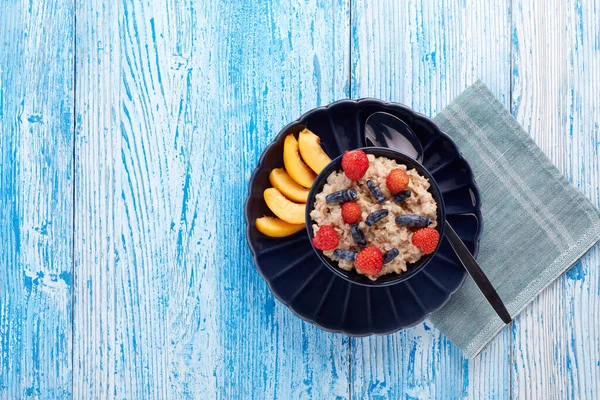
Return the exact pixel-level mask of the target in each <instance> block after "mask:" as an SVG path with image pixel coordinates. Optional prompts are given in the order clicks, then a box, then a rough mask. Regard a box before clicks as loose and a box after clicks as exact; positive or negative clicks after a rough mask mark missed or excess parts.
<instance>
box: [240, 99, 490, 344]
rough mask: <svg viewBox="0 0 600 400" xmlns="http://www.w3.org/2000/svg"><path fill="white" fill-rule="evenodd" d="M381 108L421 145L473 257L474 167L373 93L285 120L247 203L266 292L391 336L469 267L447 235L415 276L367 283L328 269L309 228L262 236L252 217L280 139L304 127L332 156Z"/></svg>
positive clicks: (350, 331) (477, 208) (305, 310)
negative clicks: (384, 283)
mask: <svg viewBox="0 0 600 400" xmlns="http://www.w3.org/2000/svg"><path fill="white" fill-rule="evenodd" d="M377 111H385V112H388V113H390V114H393V115H395V116H397V117H399V118H401V119H402V120H403V121H404V122H406V123H407V124H408V125H409V126H410V127H411V128H412V130H413V131H414V132H415V133H416V135H417V136H418V137H419V140H420V141H421V144H422V145H423V149H424V160H423V165H424V166H425V168H427V170H428V171H429V172H430V173H431V175H432V176H433V177H434V178H435V180H436V182H437V184H438V186H439V189H440V192H441V193H442V196H443V198H444V203H445V205H446V218H447V219H448V221H449V222H450V223H451V224H452V226H453V227H454V229H455V230H456V232H457V233H458V235H459V236H460V237H461V239H462V240H463V242H464V243H465V244H466V246H467V247H468V248H469V250H470V251H471V252H472V253H473V255H477V251H478V247H479V237H480V234H481V227H482V219H481V202H480V198H479V191H478V189H477V185H476V184H475V180H474V179H473V173H472V171H471V168H470V167H469V165H468V163H467V161H466V160H465V159H464V158H463V157H462V156H461V154H460V152H459V151H458V148H457V147H456V145H455V144H454V142H453V141H452V139H450V137H449V136H447V135H446V134H445V133H443V132H442V131H441V130H440V129H439V128H438V127H437V125H435V124H434V122H433V121H431V120H430V119H429V118H427V117H425V116H423V115H421V114H418V113H416V112H414V111H413V110H411V109H410V108H408V107H406V106H403V105H401V104H396V103H384V102H382V101H380V100H375V99H361V100H341V101H338V102H335V103H332V104H330V105H329V106H326V107H319V108H316V109H314V110H311V111H309V112H307V113H306V114H304V115H303V116H302V117H301V118H300V119H299V120H298V121H296V122H294V123H291V124H290V125H288V126H286V127H285V128H284V129H283V130H282V131H281V132H280V133H279V134H278V135H277V137H276V138H275V140H274V142H273V143H272V144H271V145H269V146H268V147H267V149H266V150H265V151H264V152H263V154H262V156H261V158H260V160H259V162H258V166H257V167H256V169H255V171H254V173H253V174H252V177H251V178H250V183H249V192H248V199H247V200H246V206H245V217H246V224H247V232H246V233H247V235H246V238H247V241H248V245H249V247H250V250H251V251H252V254H253V256H254V264H255V265H256V268H257V269H258V271H259V273H260V274H261V275H262V277H263V278H264V279H265V280H266V281H267V283H268V285H269V287H270V289H271V291H272V292H273V294H274V295H275V297H277V299H279V300H280V301H281V302H282V303H283V304H285V305H287V306H288V307H289V308H290V309H291V310H292V311H293V312H294V313H295V314H296V315H298V316H299V317H300V318H302V319H304V320H306V321H308V322H311V323H313V324H315V325H317V326H318V327H320V328H322V329H325V330H328V331H333V332H341V333H344V334H347V335H351V336H364V335H371V334H388V333H392V332H395V331H397V330H400V329H403V328H407V327H409V326H413V325H415V324H417V323H419V322H421V321H422V320H423V319H425V317H427V315H429V314H430V313H432V312H433V311H435V310H437V309H438V308H440V307H441V306H442V305H443V304H444V303H446V302H447V301H448V299H449V298H450V295H451V294H452V293H454V292H455V291H456V290H457V289H458V288H459V287H460V285H461V284H462V283H463V281H464V280H465V277H466V271H465V269H464V268H463V267H462V265H461V264H460V261H459V260H458V258H457V257H456V255H455V254H454V251H453V250H452V248H451V247H450V244H449V243H448V242H447V240H445V239H444V240H443V242H442V244H441V246H440V248H439V250H438V251H437V252H436V253H435V257H434V258H433V259H432V260H431V261H430V262H429V263H428V264H427V265H426V266H425V267H424V268H423V269H422V270H421V271H420V272H419V273H417V274H416V275H414V276H413V277H411V278H410V279H408V280H406V281H403V282H400V283H398V284H395V285H391V286H385V287H367V286H361V285H357V284H353V283H350V282H348V281H346V280H344V279H342V278H341V277H339V276H337V275H336V274H334V273H333V272H332V271H330V270H329V269H328V268H327V267H326V266H325V265H323V264H322V263H321V261H320V260H319V257H318V256H317V254H316V253H315V252H314V251H313V249H312V246H311V244H310V241H309V239H308V236H307V234H306V231H304V230H302V231H300V232H298V233H296V234H294V235H292V236H289V237H287V238H281V239H273V238H269V237H266V236H265V235H263V234H262V233H260V232H258V230H257V229H256V226H255V223H254V220H255V219H256V218H259V217H262V216H263V215H273V214H272V213H271V212H270V210H269V209H268V208H267V206H266V204H265V202H264V200H263V192H264V190H265V189H266V188H268V187H270V183H269V173H270V172H271V170H272V169H273V168H278V167H283V156H282V154H283V141H284V139H285V136H286V134H288V133H289V132H297V131H298V130H300V128H301V126H302V125H306V126H307V127H308V128H309V129H310V130H311V131H313V132H314V133H316V134H317V135H319V137H320V138H321V144H322V146H323V148H324V150H325V151H326V152H327V154H328V155H329V156H330V157H331V158H332V159H333V158H335V157H337V156H338V155H340V154H342V153H343V152H344V151H345V150H348V149H355V148H359V147H364V146H365V143H364V135H363V131H364V124H365V121H366V119H367V118H368V116H369V115H371V114H372V113H374V112H377Z"/></svg>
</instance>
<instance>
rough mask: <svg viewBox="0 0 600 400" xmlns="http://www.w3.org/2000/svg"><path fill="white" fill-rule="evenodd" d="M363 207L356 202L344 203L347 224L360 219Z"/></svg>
mask: <svg viewBox="0 0 600 400" xmlns="http://www.w3.org/2000/svg"><path fill="white" fill-rule="evenodd" d="M361 216H362V209H361V208H360V206H359V205H358V204H356V203H354V202H348V203H344V204H342V218H343V219H344V222H345V223H347V224H355V223H357V222H358V221H360V218H361Z"/></svg>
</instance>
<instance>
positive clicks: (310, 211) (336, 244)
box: [306, 147, 446, 286]
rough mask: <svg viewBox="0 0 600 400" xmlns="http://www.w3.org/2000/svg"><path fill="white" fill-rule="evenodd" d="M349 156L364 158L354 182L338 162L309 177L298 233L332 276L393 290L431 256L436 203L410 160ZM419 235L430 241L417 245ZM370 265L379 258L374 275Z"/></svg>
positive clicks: (439, 213)
mask: <svg viewBox="0 0 600 400" xmlns="http://www.w3.org/2000/svg"><path fill="white" fill-rule="evenodd" d="M357 150H361V151H362V152H364V154H366V159H364V154H363V155H362V157H363V159H362V160H361V161H362V165H361V168H362V171H359V175H356V176H353V175H352V174H348V173H347V172H345V170H344V169H343V168H342V158H343V155H342V156H339V157H338V158H336V159H334V160H333V161H331V163H329V165H327V166H326V167H325V168H324V169H323V170H322V171H321V173H320V174H319V175H318V176H317V178H316V180H315V181H314V183H313V186H312V188H311V190H310V193H309V195H308V200H307V203H306V204H307V207H306V230H307V233H308V236H309V238H310V240H311V243H312V245H313V249H314V251H315V252H316V253H317V255H318V256H319V258H320V259H321V261H322V262H323V263H324V264H325V265H326V266H327V267H328V268H329V269H330V270H331V271H333V272H334V273H335V274H336V275H338V276H340V277H342V278H344V279H345V280H347V281H349V282H352V283H355V284H359V285H363V286H388V285H393V284H396V283H399V282H402V281H405V280H407V279H409V278H410V277H412V276H414V275H415V274H417V273H418V272H419V271H421V270H422V269H423V268H424V267H425V266H426V265H427V264H428V263H429V261H430V260H431V259H432V258H433V257H434V256H435V253H436V252H437V250H438V249H439V246H440V243H441V241H442V238H443V236H444V221H445V218H446V215H445V208H444V202H443V198H442V196H441V193H440V190H439V187H438V185H437V183H436V182H435V180H434V179H433V177H432V176H431V174H430V173H429V172H428V171H427V170H426V169H425V167H423V166H422V165H421V164H419V163H418V162H416V161H415V160H413V159H411V158H410V157H408V156H406V155H404V154H402V153H399V152H397V151H394V150H391V149H388V148H380V147H367V148H362V149H357ZM345 167H346V165H345V166H344V168H345ZM398 170H400V171H398ZM392 171H394V172H392ZM348 175H350V178H353V179H350V178H349V176H348ZM390 175H399V176H400V179H399V180H400V185H401V186H399V187H398V189H399V190H398V189H396V187H394V186H393V185H392V186H390V181H389V179H390V178H388V177H389V176H390ZM358 176H360V178H358ZM350 203H352V204H350ZM434 230H435V232H434ZM418 231H421V232H419V233H417V232H418ZM422 233H423V234H424V233H427V234H434V235H432V236H437V240H435V241H432V242H425V245H422V244H421V242H419V241H418V239H417V236H419V237H420V236H422V235H421V234H422ZM415 234H417V236H415V238H413V236H414V235H415ZM317 237H318V238H317ZM415 243H417V244H418V246H417V245H415ZM363 250H366V251H364V252H363ZM367 253H368V254H367ZM372 253H374V254H372ZM373 259H375V260H376V259H379V261H373V262H374V263H375V266H376V269H370V268H371V267H372V266H374V265H373V264H372V263H371V262H372V260H373Z"/></svg>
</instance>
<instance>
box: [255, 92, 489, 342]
mask: <svg viewBox="0 0 600 400" xmlns="http://www.w3.org/2000/svg"><path fill="white" fill-rule="evenodd" d="M368 101H371V102H374V103H378V105H379V106H381V105H384V106H390V107H396V108H398V107H399V108H401V109H404V111H407V112H408V113H410V114H413V116H414V118H419V119H421V120H423V121H425V122H426V123H427V124H428V125H430V126H431V127H432V128H433V130H434V131H435V132H436V133H437V134H438V135H441V136H443V137H444V138H445V139H446V140H447V141H448V142H449V143H450V144H451V145H452V147H453V148H454V149H455V150H456V153H457V155H458V158H459V159H461V160H462V161H463V163H464V165H465V166H466V168H467V172H468V174H469V176H470V177H471V180H472V181H473V184H472V185H469V188H470V189H471V190H472V191H473V193H474V195H475V197H476V201H477V204H478V205H479V207H477V208H476V210H475V215H476V217H477V220H478V226H477V231H476V232H475V237H476V238H477V240H475V243H474V246H475V247H474V251H473V256H475V257H476V256H477V254H478V253H479V244H480V240H481V231H482V229H483V218H482V215H481V206H480V204H481V197H480V193H479V188H478V186H477V182H476V181H475V177H474V176H473V170H472V168H471V166H470V165H469V163H468V161H467V160H466V159H465V157H464V156H463V154H462V153H461V152H460V149H459V148H458V146H457V145H456V143H455V142H454V140H453V139H452V138H451V137H450V136H449V135H448V134H447V133H445V132H444V131H442V130H441V129H440V127H439V126H438V125H437V124H436V123H435V122H434V121H433V120H432V119H431V118H429V117H427V116H425V115H424V114H421V113H419V112H417V111H414V110H413V109H412V108H410V107H408V106H406V105H404V104H401V103H396V102H389V101H383V100H379V99H376V98H373V97H364V98H360V99H340V100H337V101H334V102H332V103H330V104H327V105H325V106H319V107H315V108H312V109H310V110H309V111H306V112H305V113H303V114H302V115H301V116H300V118H298V119H296V120H294V121H292V122H290V123H289V124H287V125H285V126H284V127H283V128H282V129H281V130H280V131H279V133H278V134H277V135H276V136H275V138H273V140H271V142H270V143H269V144H268V145H267V147H265V149H264V150H263V151H262V153H261V156H260V158H259V159H258V162H257V164H256V167H255V168H254V171H252V174H251V175H250V179H249V180H248V191H247V197H246V201H245V202H244V220H245V223H246V244H247V245H248V248H249V249H250V252H251V253H252V261H253V264H254V268H255V269H256V270H257V271H258V273H259V275H260V276H261V277H262V279H263V280H264V281H265V282H266V283H267V286H268V287H269V291H270V292H271V294H273V296H274V297H275V298H276V299H277V300H278V301H279V302H280V303H282V304H283V305H284V306H286V307H287V308H288V309H289V310H290V311H291V312H292V313H293V314H294V315H295V316H296V317H298V318H300V319H301V320H303V321H306V322H308V323H310V324H312V325H314V326H316V327H317V328H319V329H322V330H324V331H327V332H331V333H341V334H343V335H346V336H349V337H366V336H385V335H391V334H393V333H396V332H398V331H400V330H402V329H407V328H411V327H413V326H416V325H418V324H420V323H421V322H423V321H424V320H425V319H427V317H428V316H429V315H431V314H432V313H433V312H435V311H437V310H439V309H440V308H442V307H443V306H444V304H446V303H447V302H448V301H449V300H450V298H451V297H452V295H453V294H454V293H456V292H457V291H458V289H460V287H461V286H462V285H463V283H464V281H465V279H466V277H467V273H466V271H465V273H464V274H463V277H462V279H461V281H460V284H458V285H457V287H456V289H454V290H453V291H451V292H449V293H448V297H447V298H446V299H445V300H444V301H443V302H442V304H440V305H439V306H438V307H437V308H436V309H435V310H432V311H429V312H426V313H425V314H424V315H423V317H422V318H420V319H419V320H417V321H416V322H414V323H411V324H407V325H404V326H400V327H398V328H397V329H393V330H390V331H389V332H385V333H378V332H374V333H363V334H354V333H351V332H347V331H345V330H343V329H332V328H327V327H325V326H323V325H321V324H319V323H318V322H316V321H315V320H311V319H309V318H308V317H304V316H302V315H300V314H299V313H298V312H296V311H295V310H294V309H293V308H292V307H291V306H290V304H289V303H288V302H287V301H284V300H283V299H282V298H281V297H280V296H279V295H278V294H277V293H276V291H274V290H273V286H272V285H271V282H270V281H269V280H268V279H267V278H266V277H265V275H264V274H263V272H262V271H261V270H260V269H259V268H258V267H257V262H258V254H257V253H256V251H255V250H254V248H253V246H252V244H251V243H250V233H251V231H250V230H251V229H252V225H251V223H250V220H249V217H248V208H249V204H250V199H251V195H252V186H251V183H252V182H253V181H254V180H255V179H256V177H257V176H258V174H259V172H260V171H261V170H262V168H263V166H264V161H265V158H266V156H267V153H268V152H269V150H270V149H271V148H272V147H273V146H275V144H276V143H277V142H278V141H279V140H280V138H281V137H282V136H283V135H285V133H286V132H287V131H288V130H289V129H290V128H292V127H293V126H295V125H298V124H300V123H302V121H303V120H304V119H305V118H306V117H307V116H308V115H310V114H312V113H314V112H317V111H321V110H326V109H328V108H331V107H334V106H337V105H339V104H347V103H356V104H360V103H363V102H368ZM300 232H303V231H300ZM307 240H308V239H307ZM313 253H314V252H313ZM315 256H316V254H315ZM319 264H320V265H319V266H320V267H321V268H324V269H325V270H327V271H328V272H329V273H331V274H332V276H334V277H335V278H336V279H341V278H339V277H337V276H336V275H335V274H333V273H332V272H331V271H329V270H328V269H327V267H325V266H324V265H321V260H319ZM346 283H347V284H348V285H351V283H350V282H346ZM385 288H389V287H388V286H386V287H385ZM382 289H383V288H382Z"/></svg>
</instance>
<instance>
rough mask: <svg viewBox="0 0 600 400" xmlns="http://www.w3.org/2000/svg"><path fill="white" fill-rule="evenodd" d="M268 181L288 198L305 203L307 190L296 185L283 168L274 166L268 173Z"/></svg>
mask: <svg viewBox="0 0 600 400" xmlns="http://www.w3.org/2000/svg"><path fill="white" fill-rule="evenodd" d="M269 181H270V182H271V185H273V187H274V188H276V189H278V190H279V191H280V192H281V193H282V194H283V195H284V196H285V197H287V198H288V199H290V200H292V201H295V202H298V203H306V199H307V198H308V192H309V190H308V189H306V188H303V187H302V186H300V185H298V184H297V183H296V181H294V180H293V179H292V178H291V177H290V176H289V175H288V173H287V172H285V170H284V169H283V168H275V169H274V170H273V171H271V173H270V174H269Z"/></svg>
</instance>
